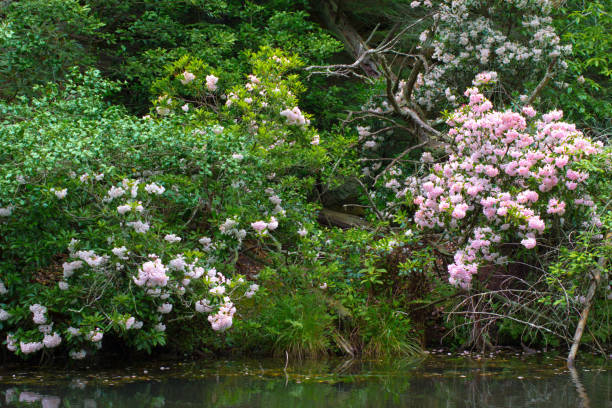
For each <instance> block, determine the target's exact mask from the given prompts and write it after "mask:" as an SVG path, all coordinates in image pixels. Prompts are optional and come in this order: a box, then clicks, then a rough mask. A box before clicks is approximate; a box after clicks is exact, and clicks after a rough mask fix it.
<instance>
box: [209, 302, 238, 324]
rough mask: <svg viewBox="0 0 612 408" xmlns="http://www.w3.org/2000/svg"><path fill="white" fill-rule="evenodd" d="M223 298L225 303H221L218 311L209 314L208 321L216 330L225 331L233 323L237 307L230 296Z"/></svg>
mask: <svg viewBox="0 0 612 408" xmlns="http://www.w3.org/2000/svg"><path fill="white" fill-rule="evenodd" d="M223 300H224V303H223V304H221V306H220V307H219V310H218V311H217V313H215V314H214V315H209V316H208V321H209V322H210V325H211V326H212V329H213V330H215V331H224V330H225V329H228V328H230V327H231V326H232V323H233V317H234V313H236V308H235V307H234V304H233V303H232V302H231V301H230V298H229V297H225V298H224V299H223Z"/></svg>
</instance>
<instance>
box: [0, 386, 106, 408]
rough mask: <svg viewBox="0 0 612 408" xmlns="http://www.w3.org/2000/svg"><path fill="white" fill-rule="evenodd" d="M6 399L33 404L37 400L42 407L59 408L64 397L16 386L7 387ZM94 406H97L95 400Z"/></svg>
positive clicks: (9, 401)
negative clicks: (22, 389) (21, 388)
mask: <svg viewBox="0 0 612 408" xmlns="http://www.w3.org/2000/svg"><path fill="white" fill-rule="evenodd" d="M4 400H5V401H6V403H7V404H10V403H15V402H22V403H26V404H33V403H35V402H40V403H41V406H42V408H59V406H60V405H61V403H62V399H61V398H60V397H58V396H55V395H42V394H39V393H37V392H31V391H22V392H19V390H17V389H16V388H9V389H7V390H6V391H5V392H4ZM93 407H95V402H94V405H93Z"/></svg>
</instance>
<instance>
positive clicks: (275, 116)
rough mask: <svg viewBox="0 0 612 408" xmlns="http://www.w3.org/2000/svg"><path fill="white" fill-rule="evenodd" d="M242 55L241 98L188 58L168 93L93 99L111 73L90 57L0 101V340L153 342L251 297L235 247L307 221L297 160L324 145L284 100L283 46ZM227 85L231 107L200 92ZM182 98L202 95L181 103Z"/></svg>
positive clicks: (305, 182) (310, 157) (287, 96)
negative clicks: (132, 105)
mask: <svg viewBox="0 0 612 408" xmlns="http://www.w3.org/2000/svg"><path fill="white" fill-rule="evenodd" d="M273 55H277V59H278V60H279V61H280V62H276V61H275V60H274V59H273V58H272V56H273ZM251 57H252V63H253V67H254V74H253V76H252V77H251V78H250V79H249V80H248V81H247V84H252V87H253V88H257V92H253V94H255V93H256V94H257V96H256V97H254V98H253V99H255V100H256V101H257V102H256V103H253V104H251V103H248V102H245V101H244V100H243V99H246V98H248V96H247V94H242V93H241V92H240V90H239V88H243V87H244V85H235V86H232V85H231V84H224V83H223V75H222V73H221V74H219V75H220V77H221V80H216V78H217V77H213V76H212V72H213V71H208V67H204V66H200V68H199V69H195V68H196V67H195V66H194V67H192V66H190V65H187V66H185V67H181V69H183V71H181V72H180V73H177V76H176V78H172V79H173V81H174V80H176V81H175V83H176V86H177V88H179V91H177V93H176V95H175V94H173V93H172V92H173V91H172V90H171V89H166V90H165V92H164V93H163V94H162V95H161V97H160V98H159V99H158V100H157V101H156V103H155V105H154V108H153V110H152V113H151V115H147V116H145V117H143V118H137V117H134V116H131V115H129V114H128V113H126V111H125V110H124V109H123V108H120V107H117V106H113V105H110V104H108V103H107V102H105V100H104V97H105V96H106V95H109V94H110V93H112V92H115V91H116V90H117V84H115V83H112V82H108V81H106V80H104V79H102V78H101V77H100V74H99V73H98V72H96V71H89V72H87V73H85V74H80V73H78V72H77V71H74V72H73V73H72V75H71V78H70V79H69V80H68V82H67V84H66V86H65V88H63V89H60V88H59V87H57V86H55V85H48V86H47V87H44V88H39V89H38V93H39V96H37V97H33V98H31V99H26V98H22V99H21V101H20V103H18V104H6V103H2V104H0V117H1V118H2V121H3V127H2V131H0V133H1V135H0V140H1V141H2V149H1V150H2V153H0V185H1V186H2V188H1V192H0V203H1V204H0V207H1V208H0V216H1V217H0V228H1V230H2V238H0V248H1V250H2V257H1V259H0V270H1V275H0V281H1V282H2V286H1V287H0V289H1V290H0V331H1V332H2V333H3V334H4V335H5V336H6V337H5V344H6V346H7V348H8V349H9V350H11V351H13V352H15V353H16V354H17V355H20V356H27V355H30V354H33V353H36V352H38V351H40V350H44V352H45V353H47V352H50V350H51V349H55V348H58V349H63V350H65V351H67V352H68V354H69V355H70V357H71V358H74V359H81V358H84V357H85V356H87V355H88V354H91V353H94V352H95V351H96V350H98V349H99V348H101V347H102V344H103V341H104V340H103V339H104V337H105V336H107V335H110V336H111V337H113V338H115V339H119V340H120V341H121V342H123V343H124V344H126V345H127V346H128V347H131V348H134V349H138V350H146V351H151V349H152V348H153V347H155V346H157V345H163V344H165V342H166V340H167V338H168V337H171V336H172V335H173V333H172V330H171V328H172V325H173V324H175V325H176V324H179V322H182V321H185V320H190V319H205V320H208V321H209V322H210V325H211V328H212V329H213V330H216V331H223V330H225V329H227V328H229V327H230V326H231V325H232V321H233V318H234V315H235V313H236V308H237V307H238V308H239V305H240V304H241V303H242V302H252V300H249V299H250V298H252V297H253V296H254V295H255V294H256V292H257V291H258V289H259V285H258V284H256V283H254V282H252V281H249V280H252V279H249V278H247V277H245V276H242V275H240V274H238V273H237V272H236V271H235V267H234V264H235V262H236V260H237V258H238V254H239V251H240V250H241V249H243V247H244V243H245V242H249V245H251V246H252V245H255V246H263V247H267V246H271V248H275V249H280V248H282V245H283V242H282V241H284V240H286V238H287V237H296V236H299V235H304V234H307V231H306V229H305V226H306V225H309V224H310V219H311V218H312V215H311V214H312V208H311V207H309V206H307V205H305V204H304V197H305V195H306V194H308V192H309V189H310V188H311V185H312V182H311V181H310V179H309V174H308V173H309V172H313V171H315V172H316V171H317V170H316V169H317V167H320V166H321V165H322V164H323V163H324V162H325V160H326V154H325V151H324V149H323V148H322V147H321V146H319V145H318V136H317V133H316V131H315V130H314V129H312V128H311V127H310V126H309V124H308V120H307V119H306V117H307V115H306V114H304V113H301V112H300V111H299V108H297V97H296V96H295V95H297V94H298V92H299V91H300V90H301V85H300V84H299V82H297V79H296V77H295V76H291V75H289V76H288V77H287V78H285V77H284V76H283V75H284V74H285V72H286V70H287V69H288V68H289V67H290V66H291V63H290V61H291V58H290V57H288V56H285V54H283V53H282V52H281V51H274V50H271V49H267V50H264V51H262V53H258V54H253V55H252V56H251ZM271 58H272V59H271ZM182 63H184V61H183V62H181V64H182ZM187 69H193V71H194V72H195V74H193V73H190V72H188V71H187ZM204 72H206V73H207V75H209V77H208V79H206V75H203V74H204ZM209 72H210V73H209ZM188 74H190V75H188ZM201 75H202V76H201ZM254 75H257V76H258V77H257V80H255V79H254V78H255V77H254ZM200 78H201V79H202V81H200ZM213 78H215V79H213ZM259 78H261V80H259ZM181 80H182V82H181ZM217 81H220V82H217ZM164 84H167V82H166V83H164ZM213 85H214V86H213ZM225 88H227V89H232V90H233V93H231V94H230V96H227V97H225V101H232V103H233V104H234V105H235V106H231V105H232V103H227V102H226V103H225V104H220V105H219V104H217V105H215V104H214V103H209V102H211V101H212V102H214V101H220V100H222V98H223V97H222V95H220V93H221V91H224V90H225ZM274 89H278V90H279V91H278V92H275V91H274ZM190 92H191V94H190ZM245 92H246V91H245ZM179 94H180V95H182V96H180V95H179ZM187 95H190V96H187ZM233 95H240V96H235V97H234V96H233ZM266 95H270V96H269V98H268V99H266ZM183 97H184V98H185V99H186V98H193V99H194V100H195V99H197V98H200V99H198V100H201V101H204V102H206V103H193V104H191V106H190V108H189V109H185V108H182V107H184V105H185V104H189V102H185V103H183V102H184V101H183V100H181V98H183ZM239 98H242V99H239ZM179 100H180V104H178V103H177V102H178V101H179ZM265 103H267V104H268V107H267V109H266V110H263V109H264V108H263V107H262V105H264V104H265ZM188 106H189V105H188ZM252 106H257V108H252ZM297 112H299V113H297ZM315 140H316V141H317V142H316V143H313V141H315ZM270 144H275V147H278V148H277V149H275V147H270ZM298 157H299V158H300V160H298ZM293 163H298V164H297V165H295V164H293ZM304 166H307V167H304ZM167 328H168V330H167Z"/></svg>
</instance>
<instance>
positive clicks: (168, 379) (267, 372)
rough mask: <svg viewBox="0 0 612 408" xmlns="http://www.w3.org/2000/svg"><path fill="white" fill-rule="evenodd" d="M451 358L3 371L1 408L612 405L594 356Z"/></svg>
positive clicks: (601, 364)
mask: <svg viewBox="0 0 612 408" xmlns="http://www.w3.org/2000/svg"><path fill="white" fill-rule="evenodd" d="M448 354H450V355H448ZM448 354H447V353H446V352H444V353H429V354H428V355H424V356H422V357H419V358H410V359H397V360H394V361H387V362H382V361H364V360H336V359H330V360H321V361H297V360H294V361H292V360H289V361H285V359H283V358H281V359H276V360H273V359H264V360H205V361H196V362H177V361H174V362H155V363H146V364H142V363H140V364H130V365H127V366H125V367H122V368H120V369H119V368H103V369H97V370H93V369H91V368H90V369H85V368H82V369H59V368H55V369H46V370H37V371H28V370H27V369H23V368H17V367H18V366H16V367H3V368H0V406H8V407H13V406H15V407H16V406H19V407H30V406H31V407H41V406H42V407H44V408H55V407H85V408H94V407H130V408H136V407H266V408H276V407H291V408H294V407H295V408H298V407H335V408H337V407H351V408H355V407H376V408H381V407H419V408H428V407H446V408H451V407H539V408H541V407H555V408H562V407H572V408H575V407H593V408H595V407H597V408H600V407H612V364H611V363H610V360H607V361H606V360H604V359H595V358H591V359H589V360H587V362H583V363H582V364H581V365H579V367H578V368H577V369H576V370H572V371H569V370H568V369H567V368H566V367H565V362H564V361H563V360H562V358H561V357H555V356H552V355H543V354H536V355H531V356H524V355H521V354H491V355H489V354H487V355H486V356H483V355H476V354H471V355H466V354H461V355H459V354H451V353H448ZM587 357H588V356H587Z"/></svg>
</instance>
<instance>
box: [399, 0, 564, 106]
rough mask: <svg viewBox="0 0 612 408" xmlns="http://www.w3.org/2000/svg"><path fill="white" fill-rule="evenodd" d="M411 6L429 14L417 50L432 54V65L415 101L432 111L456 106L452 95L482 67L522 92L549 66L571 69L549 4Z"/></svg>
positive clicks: (465, 1) (519, 0) (477, 1)
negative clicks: (436, 107) (443, 105)
mask: <svg viewBox="0 0 612 408" xmlns="http://www.w3.org/2000/svg"><path fill="white" fill-rule="evenodd" d="M411 7H412V9H413V10H414V12H416V13H418V14H419V15H423V16H426V17H428V16H431V20H428V22H430V25H429V26H428V27H427V28H426V29H425V30H424V31H422V32H421V34H420V35H419V47H420V48H421V49H423V50H429V51H428V52H431V58H432V60H433V62H434V65H433V66H432V67H431V69H428V70H426V71H425V72H423V73H421V74H419V76H418V78H417V81H416V83H415V96H416V98H415V100H416V102H417V103H418V104H419V105H421V106H423V107H424V108H426V109H428V110H431V109H432V108H434V107H435V106H436V105H438V104H439V103H440V102H441V101H445V102H446V103H450V104H451V105H455V106H456V105H457V103H458V100H457V96H458V95H455V94H454V92H456V91H457V90H459V89H463V86H465V85H467V84H469V81H470V80H471V78H472V77H473V76H474V75H475V74H476V73H477V72H479V71H480V70H482V69H487V68H488V69H491V68H494V69H495V70H497V71H498V72H499V73H500V74H501V77H503V79H504V81H505V83H504V85H505V86H507V87H509V88H511V89H513V90H517V91H519V92H522V91H523V90H524V89H523V88H525V89H528V88H530V87H532V86H533V85H532V83H533V81H538V80H539V77H540V76H541V75H542V74H543V72H544V71H545V70H546V68H547V66H548V65H549V64H550V63H551V62H552V63H553V65H554V68H555V69H556V70H563V69H565V68H567V62H565V61H564V60H563V57H565V56H567V55H568V54H569V53H570V52H571V46H570V45H563V44H561V41H560V38H559V36H558V35H557V33H556V31H555V28H554V26H553V24H552V22H553V19H552V17H551V12H552V10H553V4H552V2H551V1H548V0H511V1H488V0H486V1H485V0H461V1H446V0H442V1H413V2H412V3H411ZM529 81H532V83H530V82H529Z"/></svg>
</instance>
